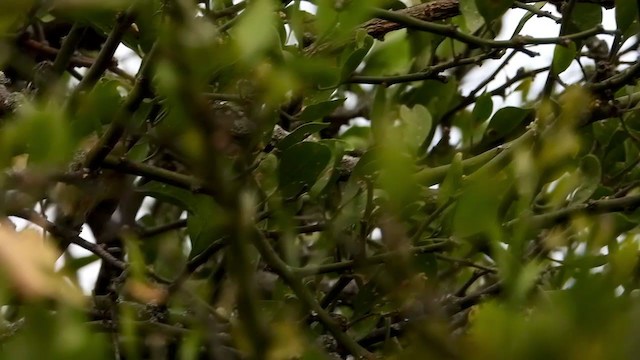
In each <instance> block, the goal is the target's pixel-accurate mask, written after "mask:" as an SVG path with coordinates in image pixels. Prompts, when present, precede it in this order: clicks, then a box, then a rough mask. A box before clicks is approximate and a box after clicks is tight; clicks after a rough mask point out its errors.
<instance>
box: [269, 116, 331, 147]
mask: <svg viewBox="0 0 640 360" xmlns="http://www.w3.org/2000/svg"><path fill="white" fill-rule="evenodd" d="M327 126H329V124H328V123H318V122H313V123H307V124H303V125H301V126H299V127H298V128H296V129H295V130H293V131H292V132H291V133H290V134H289V135H287V136H286V137H285V138H284V139H282V140H280V141H279V142H278V143H277V144H276V147H277V148H278V149H280V150H286V149H288V148H290V147H291V146H293V145H295V144H297V143H299V142H301V141H302V140H304V139H306V138H307V137H309V135H311V134H314V133H317V132H318V131H320V130H322V129H324V128H326V127H327Z"/></svg>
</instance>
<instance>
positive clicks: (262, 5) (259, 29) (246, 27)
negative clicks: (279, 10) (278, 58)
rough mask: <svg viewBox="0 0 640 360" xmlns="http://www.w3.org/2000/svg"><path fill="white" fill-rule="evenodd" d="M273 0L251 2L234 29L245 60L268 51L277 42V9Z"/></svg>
mask: <svg viewBox="0 0 640 360" xmlns="http://www.w3.org/2000/svg"><path fill="white" fill-rule="evenodd" d="M273 5H274V3H273V1H271V0H255V1H251V3H250V4H249V6H248V7H247V9H246V10H245V11H244V12H243V13H242V16H240V19H239V21H238V24H236V25H235V26H234V27H233V34H234V35H235V38H236V41H237V45H238V48H239V50H240V53H241V54H242V56H243V57H244V58H245V59H250V58H251V57H253V56H255V55H257V54H258V53H260V52H262V51H263V50H266V49H267V48H269V46H271V45H272V44H273V43H274V42H275V40H276V39H275V37H276V34H277V33H276V31H275V29H274V28H273V25H274V24H275V20H276V19H275V8H274V6H273Z"/></svg>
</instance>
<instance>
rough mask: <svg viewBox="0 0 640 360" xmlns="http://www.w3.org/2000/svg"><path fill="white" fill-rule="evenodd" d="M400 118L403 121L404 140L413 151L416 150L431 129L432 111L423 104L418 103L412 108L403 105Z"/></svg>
mask: <svg viewBox="0 0 640 360" xmlns="http://www.w3.org/2000/svg"><path fill="white" fill-rule="evenodd" d="M400 118H401V119H402V123H403V130H404V140H405V141H406V143H407V145H408V146H409V149H411V151H416V150H417V149H418V147H420V145H421V144H422V142H423V141H424V140H425V138H426V137H427V135H429V132H430V131H431V126H432V124H433V120H432V119H431V113H429V110H427V108H425V107H424V106H422V105H416V106H414V107H413V108H412V109H409V108H408V107H406V106H405V105H402V106H400Z"/></svg>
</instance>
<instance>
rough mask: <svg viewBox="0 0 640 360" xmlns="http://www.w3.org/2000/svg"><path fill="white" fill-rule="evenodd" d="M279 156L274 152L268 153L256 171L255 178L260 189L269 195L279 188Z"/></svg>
mask: <svg viewBox="0 0 640 360" xmlns="http://www.w3.org/2000/svg"><path fill="white" fill-rule="evenodd" d="M277 171H278V158H277V157H276V156H275V155H274V154H267V155H266V156H265V157H264V159H262V160H261V161H260V164H259V165H258V168H257V169H256V171H255V173H254V174H255V179H256V182H257V183H258V186H260V189H262V191H264V193H265V194H266V195H267V196H269V195H271V194H273V193H274V192H275V191H276V190H277V189H278V173H277Z"/></svg>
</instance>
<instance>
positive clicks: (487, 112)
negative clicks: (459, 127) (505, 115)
mask: <svg viewBox="0 0 640 360" xmlns="http://www.w3.org/2000/svg"><path fill="white" fill-rule="evenodd" d="M492 112H493V100H492V99H491V94H490V93H484V94H482V95H480V96H479V97H478V100H477V101H476V105H475V106H474V107H473V112H472V114H473V118H474V120H475V121H476V123H482V122H485V121H486V120H487V119H488V118H489V116H491V113H492Z"/></svg>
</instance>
